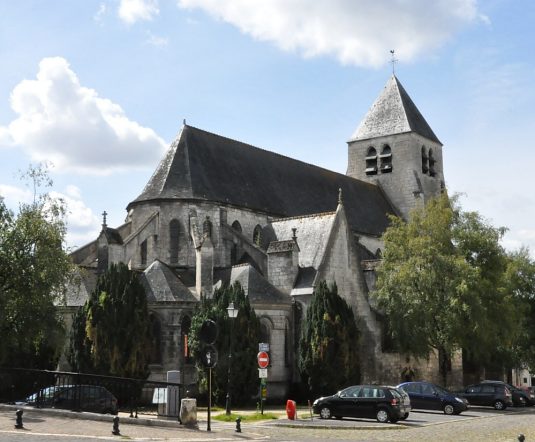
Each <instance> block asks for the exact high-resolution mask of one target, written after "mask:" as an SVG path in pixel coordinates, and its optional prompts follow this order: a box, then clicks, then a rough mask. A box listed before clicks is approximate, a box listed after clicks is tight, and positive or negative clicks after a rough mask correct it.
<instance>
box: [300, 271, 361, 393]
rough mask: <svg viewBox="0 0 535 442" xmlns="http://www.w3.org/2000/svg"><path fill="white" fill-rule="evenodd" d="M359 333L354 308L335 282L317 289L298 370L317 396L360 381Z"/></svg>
mask: <svg viewBox="0 0 535 442" xmlns="http://www.w3.org/2000/svg"><path fill="white" fill-rule="evenodd" d="M358 340H359V332H358V329H357V325H356V322H355V316H354V314H353V310H351V308H350V307H349V306H348V304H347V303H346V301H345V300H344V299H343V298H341V297H340V296H339V295H338V289H337V287H336V284H333V285H332V286H331V287H328V286H327V283H326V282H325V281H322V282H321V283H320V284H319V286H318V287H317V288H316V289H315V290H314V293H313V295H312V301H311V303H310V306H309V307H308V310H307V314H306V319H305V322H304V324H303V329H302V332H301V340H300V344H299V370H300V372H301V376H302V378H303V380H304V381H305V382H307V385H308V388H309V390H310V392H311V393H312V394H313V395H314V396H320V395H325V394H332V393H333V392H335V391H336V390H338V389H340V387H342V386H347V385H350V384H356V383H358V382H359V381H360V363H359V358H358V351H357V348H358Z"/></svg>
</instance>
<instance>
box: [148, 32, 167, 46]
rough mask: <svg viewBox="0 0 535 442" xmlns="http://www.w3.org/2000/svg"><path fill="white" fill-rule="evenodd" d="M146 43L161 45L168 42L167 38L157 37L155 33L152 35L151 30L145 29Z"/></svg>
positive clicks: (165, 44)
mask: <svg viewBox="0 0 535 442" xmlns="http://www.w3.org/2000/svg"><path fill="white" fill-rule="evenodd" d="M147 43H148V44H150V45H152V46H156V47H163V46H167V45H168V44H169V39H168V38H165V37H158V36H157V35H154V34H153V33H152V32H150V31H147Z"/></svg>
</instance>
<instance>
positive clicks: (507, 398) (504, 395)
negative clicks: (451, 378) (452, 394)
mask: <svg viewBox="0 0 535 442" xmlns="http://www.w3.org/2000/svg"><path fill="white" fill-rule="evenodd" d="M457 395H458V396H459V397H463V398H465V399H466V400H467V401H468V403H469V404H470V405H490V406H493V407H494V408H495V409H496V410H505V409H506V408H507V407H512V406H513V395H512V394H511V392H510V391H509V389H508V388H507V387H506V386H505V385H503V384H492V383H481V384H474V385H469V386H468V387H466V388H465V389H464V391H463V392H462V393H457Z"/></svg>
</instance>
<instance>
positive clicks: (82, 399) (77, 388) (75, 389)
mask: <svg viewBox="0 0 535 442" xmlns="http://www.w3.org/2000/svg"><path fill="white" fill-rule="evenodd" d="M18 404H27V405H33V406H37V407H51V408H63V409H67V410H77V411H78V410H79V411H90V412H94V413H111V414H117V411H118V407H117V398H116V397H115V396H114V395H113V394H112V393H110V392H109V391H108V390H107V389H106V388H104V387H101V386H98V385H60V386H55V385H53V386H50V387H46V388H42V389H41V390H39V391H38V392H36V393H33V394H31V395H30V396H28V397H27V398H26V399H25V400H24V401H22V402H18Z"/></svg>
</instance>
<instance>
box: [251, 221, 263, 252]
mask: <svg viewBox="0 0 535 442" xmlns="http://www.w3.org/2000/svg"><path fill="white" fill-rule="evenodd" d="M253 243H254V244H255V245H257V246H258V247H260V246H261V245H262V227H261V226H260V224H257V225H256V227H255V228H254V231H253Z"/></svg>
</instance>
